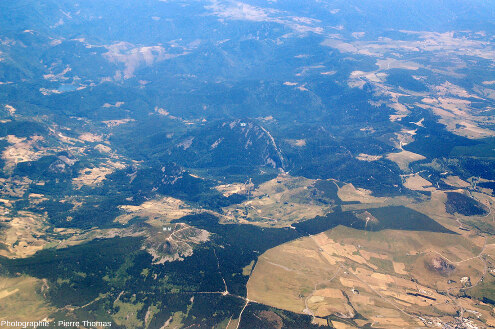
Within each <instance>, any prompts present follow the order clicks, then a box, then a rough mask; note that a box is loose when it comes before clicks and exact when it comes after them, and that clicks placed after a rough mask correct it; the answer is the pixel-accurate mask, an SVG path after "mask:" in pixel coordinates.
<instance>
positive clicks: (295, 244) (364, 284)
mask: <svg viewBox="0 0 495 329" xmlns="http://www.w3.org/2000/svg"><path fill="white" fill-rule="evenodd" d="M482 245H483V243H482V241H478V240H474V241H471V240H470V239H467V238H465V237H463V236H461V235H454V234H447V233H431V232H414V231H396V230H394V231H391V230H386V231H379V232H369V231H368V232H366V233H364V232H363V231H359V230H355V229H352V228H347V227H342V226H338V227H336V228H334V229H332V230H330V231H327V232H325V233H321V234H317V235H313V236H310V237H304V238H300V239H297V240H295V241H292V242H288V243H286V244H284V245H281V246H277V247H275V248H272V249H270V250H268V251H266V252H265V253H264V254H263V255H261V256H260V257H259V259H258V262H257V264H256V266H255V268H254V271H253V272H252V275H251V277H250V279H249V281H248V298H250V299H251V300H255V301H257V302H259V303H263V304H267V305H270V306H273V307H277V308H281V309H285V310H289V311H293V312H298V313H301V314H303V313H304V314H310V315H313V316H317V317H326V316H329V315H333V316H336V317H341V318H342V319H345V318H349V317H351V318H352V317H353V314H355V312H358V313H359V314H361V315H362V316H364V317H365V318H366V320H365V321H366V322H365V323H362V324H361V325H364V324H366V323H370V324H371V323H380V326H381V327H382V328H397V326H399V327H405V328H406V327H407V328H408V327H415V326H420V325H421V324H422V322H418V318H417V316H416V314H418V313H419V314H422V316H423V317H425V318H435V317H439V316H445V317H447V318H449V319H451V320H453V319H454V318H455V317H456V316H457V312H458V311H459V307H458V306H457V304H456V303H453V302H452V301H451V300H450V298H451V297H449V296H447V295H446V294H445V291H446V290H447V289H449V291H450V295H451V296H454V297H452V298H456V297H455V296H456V294H457V293H458V292H459V291H460V289H461V288H463V285H462V283H461V278H462V277H465V276H466V277H469V278H470V280H471V282H472V283H473V284H474V283H476V282H478V281H479V280H480V279H481V276H482V274H483V271H484V265H483V261H482V260H481V259H480V258H479V256H480V255H481V253H484V254H485V255H486V256H487V257H494V256H495V254H493V255H492V254H491V251H492V249H489V248H488V247H487V248H485V250H483V249H482ZM411 250H416V251H417V252H415V253H410V251H411ZM493 250H494V251H495V247H494V248H493ZM449 280H452V281H449ZM459 300H461V299H459ZM462 303H463V305H464V307H465V308H466V309H472V310H477V311H479V312H482V314H483V315H482V316H483V317H484V318H483V319H484V320H490V321H494V320H495V318H494V317H493V315H490V313H489V312H485V311H484V308H485V306H484V304H482V303H481V304H480V303H479V302H476V301H475V300H469V299H467V298H464V299H462Z"/></svg>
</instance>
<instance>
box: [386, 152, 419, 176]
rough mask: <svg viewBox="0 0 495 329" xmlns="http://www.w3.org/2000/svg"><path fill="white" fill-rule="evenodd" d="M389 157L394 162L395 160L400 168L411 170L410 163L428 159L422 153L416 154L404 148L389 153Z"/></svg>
mask: <svg viewBox="0 0 495 329" xmlns="http://www.w3.org/2000/svg"><path fill="white" fill-rule="evenodd" d="M386 157H387V159H389V160H390V161H392V162H395V163H396V164H397V165H398V166H399V168H400V169H401V170H403V171H408V170H409V164H410V163H412V162H414V161H419V160H424V159H426V158H425V157H424V156H422V155H421V154H416V153H413V152H409V151H405V150H402V151H400V152H398V153H389V154H387V156H386Z"/></svg>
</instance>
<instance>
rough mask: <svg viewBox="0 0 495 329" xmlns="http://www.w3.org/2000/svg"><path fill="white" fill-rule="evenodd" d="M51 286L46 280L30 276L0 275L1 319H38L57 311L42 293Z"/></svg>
mask: <svg viewBox="0 0 495 329" xmlns="http://www.w3.org/2000/svg"><path fill="white" fill-rule="evenodd" d="M49 289H50V287H49V286H48V282H47V281H46V280H39V279H36V278H33V277H29V276H19V277H14V278H7V277H0V321H1V320H8V321H36V320H42V319H45V318H46V317H48V316H49V315H50V314H51V313H52V312H54V311H55V308H54V307H51V306H50V305H49V304H48V302H47V301H45V300H44V298H43V296H42V294H46V293H47V292H48V290H49Z"/></svg>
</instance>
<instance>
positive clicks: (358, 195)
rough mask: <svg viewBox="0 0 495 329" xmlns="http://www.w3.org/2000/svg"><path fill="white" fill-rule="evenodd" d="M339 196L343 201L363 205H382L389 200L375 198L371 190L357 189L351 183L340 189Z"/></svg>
mask: <svg viewBox="0 0 495 329" xmlns="http://www.w3.org/2000/svg"><path fill="white" fill-rule="evenodd" d="M338 196H339V198H340V199H341V200H342V201H358V202H361V203H382V202H385V200H386V199H387V198H382V197H374V196H372V195H371V191H370V190H366V189H364V188H356V187H354V185H352V184H351V183H349V184H345V185H344V186H342V187H341V188H339V191H338Z"/></svg>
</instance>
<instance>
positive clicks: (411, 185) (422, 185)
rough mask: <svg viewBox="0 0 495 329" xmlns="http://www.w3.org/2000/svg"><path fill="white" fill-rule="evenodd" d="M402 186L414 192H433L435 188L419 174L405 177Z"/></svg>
mask: <svg viewBox="0 0 495 329" xmlns="http://www.w3.org/2000/svg"><path fill="white" fill-rule="evenodd" d="M404 186H405V187H406V188H408V189H410V190H414V191H435V190H436V188H435V187H433V186H432V185H431V183H430V182H429V181H427V180H426V179H424V178H423V177H421V176H420V175H419V174H413V175H408V176H406V177H405V182H404Z"/></svg>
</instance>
